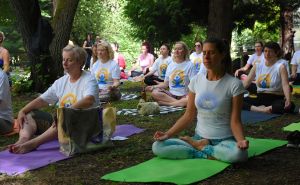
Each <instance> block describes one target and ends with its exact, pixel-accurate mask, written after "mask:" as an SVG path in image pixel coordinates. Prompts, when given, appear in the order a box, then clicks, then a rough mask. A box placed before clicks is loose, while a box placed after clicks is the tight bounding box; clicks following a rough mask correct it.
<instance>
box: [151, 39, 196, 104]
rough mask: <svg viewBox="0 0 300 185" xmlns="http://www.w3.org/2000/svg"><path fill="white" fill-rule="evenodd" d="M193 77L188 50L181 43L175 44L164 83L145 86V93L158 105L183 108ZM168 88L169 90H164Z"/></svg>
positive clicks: (192, 66) (193, 72)
mask: <svg viewBox="0 0 300 185" xmlns="http://www.w3.org/2000/svg"><path fill="white" fill-rule="evenodd" d="M194 75H195V70H194V65H193V63H192V62H191V61H190V60H189V49H188V47H187V45H186V44H185V43H184V42H182V41H179V42H176V44H175V45H174V48H173V62H171V63H170V64H169V66H168V68H167V71H166V75H165V80H164V82H161V83H159V84H158V85H153V86H147V87H146V91H151V92H152V97H153V99H154V100H155V101H157V103H158V104H160V105H169V106H180V107H185V106H186V104H187V94H188V85H189V83H190V80H191V78H192V77H193V76H194ZM167 88H169V90H166V89H167Z"/></svg>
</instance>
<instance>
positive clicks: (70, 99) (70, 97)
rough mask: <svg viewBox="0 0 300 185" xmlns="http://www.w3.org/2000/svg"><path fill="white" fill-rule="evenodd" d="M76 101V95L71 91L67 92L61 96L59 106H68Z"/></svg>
mask: <svg viewBox="0 0 300 185" xmlns="http://www.w3.org/2000/svg"><path fill="white" fill-rule="evenodd" d="M76 102H77V98H76V95H75V94H73V93H68V94H66V95H64V96H63V97H62V98H61V101H60V103H59V107H70V106H71V105H73V104H74V103H76Z"/></svg>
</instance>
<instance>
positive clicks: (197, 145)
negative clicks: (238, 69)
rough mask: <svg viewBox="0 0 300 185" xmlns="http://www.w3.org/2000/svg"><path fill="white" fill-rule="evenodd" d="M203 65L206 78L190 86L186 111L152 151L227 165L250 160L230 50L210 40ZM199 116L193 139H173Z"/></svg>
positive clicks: (199, 77)
mask: <svg viewBox="0 0 300 185" xmlns="http://www.w3.org/2000/svg"><path fill="white" fill-rule="evenodd" d="M203 61H204V65H205V67H206V69H207V75H203V74H201V73H199V74H197V75H196V76H195V77H194V78H192V80H191V82H190V84H189V95H188V97H189V98H188V103H187V109H186V111H185V113H184V115H183V116H182V117H181V118H180V119H179V120H178V121H177V122H176V123H175V124H174V125H173V126H172V127H171V128H170V129H169V130H168V131H166V132H162V131H157V132H156V133H155V134H154V139H155V140H156V141H155V142H154V143H153V145H152V151H153V153H154V154H155V155H157V156H158V157H161V158H168V159H188V158H209V159H216V160H220V161H224V162H230V163H234V162H241V161H246V160H247V158H248V152H247V148H248V146H249V142H248V141H247V140H246V139H245V136H244V133H243V128H242V123H241V109H242V102H243V94H244V92H245V89H244V87H243V85H242V83H241V81H239V80H238V79H236V78H234V77H233V76H232V75H231V58H230V54H229V46H228V45H226V44H225V42H224V41H223V40H221V39H216V38H211V39H208V40H206V41H205V42H204V44H203ZM196 115H197V125H196V129H195V135H194V137H192V138H191V137H189V136H184V137H180V139H177V138H172V137H174V136H175V135H176V134H178V133H179V132H181V131H182V130H184V129H185V128H187V127H188V126H189V125H190V124H192V122H193V120H194V118H195V116H196Z"/></svg>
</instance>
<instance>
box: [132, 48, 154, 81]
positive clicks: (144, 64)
mask: <svg viewBox="0 0 300 185" xmlns="http://www.w3.org/2000/svg"><path fill="white" fill-rule="evenodd" d="M141 51H142V53H141V54H140V56H139V57H138V59H137V62H136V64H135V65H134V66H133V67H132V68H131V69H130V70H129V72H128V76H130V77H136V76H140V75H142V74H147V73H148V72H149V68H150V67H151V66H152V64H153V63H154V56H153V55H152V54H151V53H150V44H149V43H148V42H143V43H142V46H141Z"/></svg>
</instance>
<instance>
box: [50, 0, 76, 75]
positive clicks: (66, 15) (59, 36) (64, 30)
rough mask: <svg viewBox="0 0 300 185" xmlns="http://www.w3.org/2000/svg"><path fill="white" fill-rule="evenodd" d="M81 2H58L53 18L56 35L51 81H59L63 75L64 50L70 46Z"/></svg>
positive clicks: (51, 49)
mask: <svg viewBox="0 0 300 185" xmlns="http://www.w3.org/2000/svg"><path fill="white" fill-rule="evenodd" d="M78 2H79V0H56V1H55V4H56V10H55V15H54V16H53V21H52V27H53V31H54V33H55V36H54V37H53V40H52V43H51V44H50V47H49V49H50V54H51V57H52V62H53V63H52V64H53V65H52V68H51V70H50V74H51V80H55V79H57V78H58V77H59V76H61V75H62V74H63V68H62V62H61V61H62V49H63V48H64V47H65V46H66V45H67V44H68V41H69V39H70V33H71V29H72V24H73V20H74V16H75V13H76V9H77V6H78Z"/></svg>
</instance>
